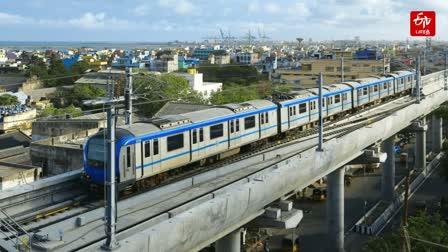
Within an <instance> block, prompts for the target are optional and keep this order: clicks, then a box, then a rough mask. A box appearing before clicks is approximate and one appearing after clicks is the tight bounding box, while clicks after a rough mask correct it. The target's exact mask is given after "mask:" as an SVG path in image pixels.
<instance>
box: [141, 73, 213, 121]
mask: <svg viewBox="0 0 448 252" xmlns="http://www.w3.org/2000/svg"><path fill="white" fill-rule="evenodd" d="M133 85H134V92H135V94H136V95H138V96H139V97H143V99H141V101H142V102H145V101H147V102H148V103H147V104H143V105H140V106H138V107H139V109H140V111H141V112H142V113H143V114H144V115H146V116H152V115H154V114H155V113H156V112H157V111H158V110H159V109H160V108H161V107H162V106H163V105H165V103H167V102H168V101H182V102H192V103H203V102H204V100H203V99H202V97H201V95H200V94H199V93H197V92H196V91H194V90H193V89H192V88H191V87H190V84H189V83H188V80H187V79H185V78H183V77H180V76H176V75H172V74H162V75H161V76H156V75H153V74H148V75H145V76H140V77H137V78H134V82H133Z"/></svg>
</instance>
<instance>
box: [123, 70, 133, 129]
mask: <svg viewBox="0 0 448 252" xmlns="http://www.w3.org/2000/svg"><path fill="white" fill-rule="evenodd" d="M124 100H125V112H124V114H125V124H126V125H129V126H130V125H132V67H128V68H126V88H125V91H124Z"/></svg>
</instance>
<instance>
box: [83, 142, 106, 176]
mask: <svg viewBox="0 0 448 252" xmlns="http://www.w3.org/2000/svg"><path fill="white" fill-rule="evenodd" d="M106 147H107V146H106V144H105V139H104V136H103V135H101V134H100V135H97V136H94V137H93V138H91V139H90V141H89V146H88V147H87V148H88V152H87V163H88V164H89V166H90V167H94V168H106V162H105V159H106V152H107V150H106Z"/></svg>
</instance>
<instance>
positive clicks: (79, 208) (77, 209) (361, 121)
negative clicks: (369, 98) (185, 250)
mask: <svg viewBox="0 0 448 252" xmlns="http://www.w3.org/2000/svg"><path fill="white" fill-rule="evenodd" d="M403 98H406V97H399V98H396V99H393V100H391V101H390V102H394V101H397V100H399V99H403ZM410 103H413V101H409V102H406V103H404V104H403V105H401V106H398V107H396V108H394V109H390V110H386V111H382V112H380V113H378V114H374V115H371V116H366V117H360V118H356V117H357V116H359V115H361V114H363V113H366V112H367V111H370V110H372V109H373V108H376V107H379V106H381V105H384V104H376V105H372V106H370V107H367V108H365V109H363V110H360V111H358V112H356V113H355V114H347V115H348V117H347V116H346V117H341V118H338V119H335V120H332V121H328V122H326V123H325V124H324V132H325V134H324V137H325V138H329V137H338V136H342V135H344V134H347V133H348V132H351V131H353V130H356V129H359V128H362V127H365V126H366V125H368V124H370V123H373V122H375V121H378V120H380V119H382V118H384V117H386V116H387V115H389V114H390V113H393V112H395V111H397V110H399V109H401V108H403V107H404V106H408V105H409V104H410ZM348 118H355V119H353V120H351V121H348V122H341V121H343V120H347V119H348ZM317 133H318V128H310V129H307V130H304V131H302V132H299V133H297V134H295V135H292V136H290V137H288V138H286V139H282V140H281V141H276V142H272V143H269V144H266V145H264V146H263V147H261V148H258V149H256V150H252V151H249V152H246V153H240V154H238V155H236V156H233V157H229V158H227V159H225V160H221V161H218V162H216V163H214V164H211V165H208V166H204V167H201V168H199V169H196V170H192V171H187V172H185V173H182V174H179V175H177V176H174V177H171V178H169V179H166V180H165V181H163V182H162V183H161V184H160V185H158V186H155V187H152V188H150V189H146V190H142V191H139V192H137V193H131V194H127V195H124V196H122V197H121V198H120V200H123V199H126V198H129V197H133V196H136V195H138V194H140V193H145V192H148V191H150V190H154V189H157V188H160V187H163V186H166V185H168V184H170V183H174V182H176V181H179V180H182V179H185V178H187V177H190V176H193V175H197V174H200V173H204V172H207V171H211V170H213V169H216V168H219V167H222V166H226V165H230V164H232V163H234V162H237V161H240V160H243V159H246V158H249V157H251V156H254V155H259V154H262V153H264V152H269V151H272V150H274V149H279V148H284V147H286V146H288V145H292V144H297V143H298V142H301V141H308V140H310V139H313V138H316V137H317V136H315V135H316V134H317ZM294 155H296V154H294ZM288 157H289V156H288ZM285 158H286V157H285ZM61 192H62V193H64V191H61ZM65 192H66V191H65ZM41 197H45V196H44V195H42V196H41ZM21 203H23V202H16V205H20V204H21ZM102 206H103V203H102V202H101V201H100V200H96V201H91V200H88V197H87V192H84V193H83V194H81V195H79V198H75V199H73V200H65V201H60V202H57V203H56V204H52V205H47V206H45V207H41V208H39V209H38V210H36V209H34V211H32V212H29V211H28V212H25V213H21V214H22V216H20V217H18V218H17V222H18V223H19V224H20V225H24V226H25V228H26V226H27V225H28V224H30V223H35V224H36V222H39V221H40V220H45V219H47V221H44V222H42V224H41V225H39V224H37V225H33V226H34V227H33V228H31V229H30V230H29V231H34V230H38V229H41V228H43V227H46V226H49V225H51V224H53V223H55V222H59V221H62V220H65V219H68V218H72V217H75V216H77V215H80V214H82V213H85V212H88V211H92V210H94V209H97V208H100V207H102ZM66 212H70V213H69V214H65V215H64V216H63V217H58V215H61V214H62V213H66ZM48 219H51V220H48ZM120 231H124V230H120ZM87 245H88V244H86V246H87Z"/></svg>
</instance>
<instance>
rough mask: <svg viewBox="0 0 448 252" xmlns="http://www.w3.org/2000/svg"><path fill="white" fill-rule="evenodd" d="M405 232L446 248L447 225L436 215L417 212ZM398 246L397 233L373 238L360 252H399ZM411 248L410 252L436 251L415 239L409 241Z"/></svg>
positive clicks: (399, 237) (399, 240) (399, 238)
mask: <svg viewBox="0 0 448 252" xmlns="http://www.w3.org/2000/svg"><path fill="white" fill-rule="evenodd" d="M407 230H408V233H409V236H410V237H413V238H417V239H420V240H424V241H429V242H432V243H437V244H442V245H444V246H448V224H447V223H446V222H445V221H444V220H443V218H442V217H441V216H440V214H438V213H436V214H433V215H430V214H427V213H425V212H419V213H418V215H417V216H412V217H410V218H409V221H408V228H407ZM400 244H401V236H400V234H399V233H398V231H397V232H396V233H394V234H392V235H389V236H384V237H373V238H372V239H370V240H369V241H368V242H367V243H366V244H365V245H364V247H363V249H362V251H365V252H376V251H385V252H388V251H391V252H392V251H400V246H401V245H400ZM411 248H412V251H438V250H437V248H436V247H432V246H430V245H428V243H423V242H421V241H417V240H415V239H411Z"/></svg>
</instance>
